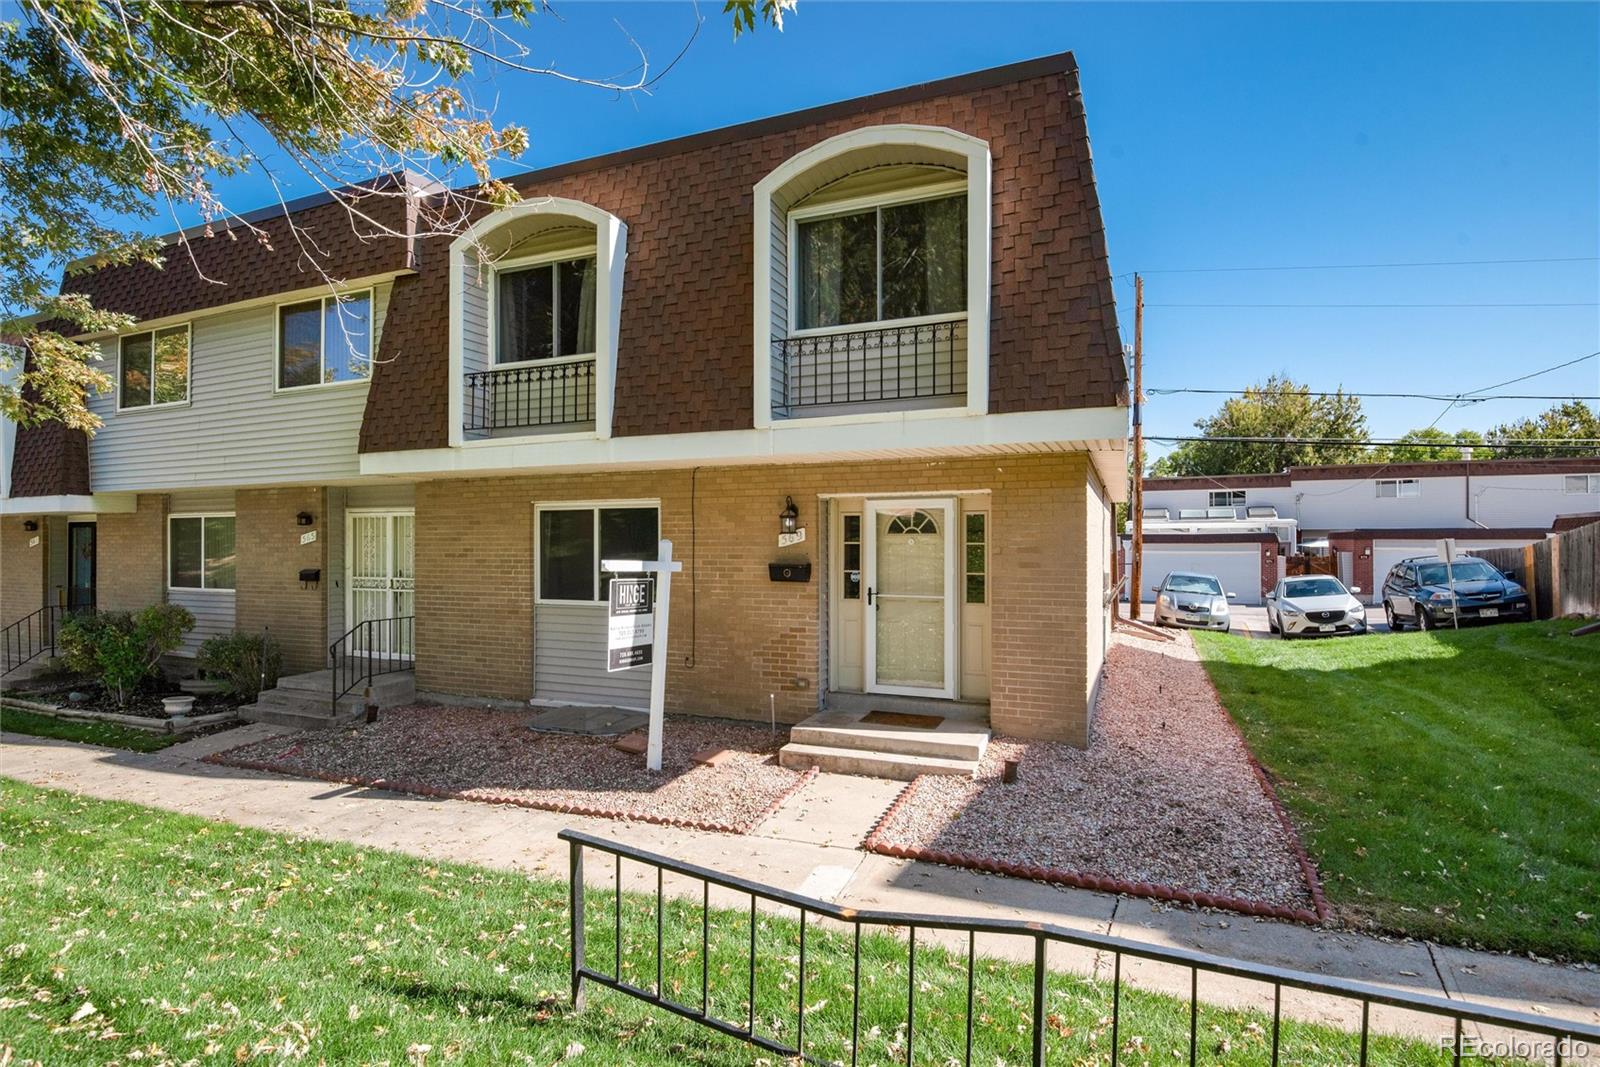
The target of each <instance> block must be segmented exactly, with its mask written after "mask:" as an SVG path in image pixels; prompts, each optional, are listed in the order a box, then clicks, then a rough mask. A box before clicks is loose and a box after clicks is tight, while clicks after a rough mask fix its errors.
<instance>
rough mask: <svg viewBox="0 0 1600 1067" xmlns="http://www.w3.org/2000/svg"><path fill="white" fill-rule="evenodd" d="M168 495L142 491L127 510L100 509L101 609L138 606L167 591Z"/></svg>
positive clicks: (98, 588)
mask: <svg viewBox="0 0 1600 1067" xmlns="http://www.w3.org/2000/svg"><path fill="white" fill-rule="evenodd" d="M166 526H167V498H166V497H164V496H159V495H153V494H142V495H141V496H140V497H139V500H138V507H137V510H135V511H134V512H133V513H131V514H127V515H101V516H99V518H98V519H97V520H96V527H97V528H96V531H95V585H96V590H95V598H96V603H97V604H98V606H99V608H100V610H101V611H138V610H140V609H141V608H147V607H149V606H150V605H151V604H159V603H161V602H162V601H163V600H165V599H166V596H167V562H166V553H167V529H166Z"/></svg>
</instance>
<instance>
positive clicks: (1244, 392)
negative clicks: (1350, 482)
mask: <svg viewBox="0 0 1600 1067" xmlns="http://www.w3.org/2000/svg"><path fill="white" fill-rule="evenodd" d="M1259 391H1260V390H1259V389H1187V388H1185V389H1177V388H1174V389H1146V390H1145V392H1146V393H1149V394H1152V395H1156V396H1169V395H1171V394H1174V393H1198V394H1202V395H1206V396H1248V395H1250V394H1251V393H1256V392H1259ZM1291 395H1293V396H1315V397H1329V396H1349V397H1358V398H1360V399H1362V400H1456V401H1461V402H1464V403H1472V404H1476V403H1478V402H1479V401H1480V400H1600V396H1569V395H1567V394H1566V393H1561V394H1550V395H1537V394H1529V393H1496V394H1495V395H1494V396H1475V395H1472V394H1459V395H1458V394H1455V393H1352V392H1348V391H1345V390H1340V391H1337V392H1332V393H1329V392H1323V391H1319V390H1315V389H1296V390H1294V392H1293V393H1292V394H1291Z"/></svg>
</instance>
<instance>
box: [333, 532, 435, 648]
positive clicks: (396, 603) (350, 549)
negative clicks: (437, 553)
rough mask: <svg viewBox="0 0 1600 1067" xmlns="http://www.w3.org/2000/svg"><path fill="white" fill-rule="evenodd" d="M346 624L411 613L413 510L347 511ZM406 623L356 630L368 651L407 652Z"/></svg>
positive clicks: (413, 592) (374, 621) (414, 572)
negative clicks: (364, 630)
mask: <svg viewBox="0 0 1600 1067" xmlns="http://www.w3.org/2000/svg"><path fill="white" fill-rule="evenodd" d="M346 522H347V526H346V541H345V546H346V547H345V560H346V564H345V571H346V574H345V625H346V627H347V628H352V629H353V628H354V627H356V626H358V625H360V624H361V623H366V622H371V623H377V622H378V621H379V620H380V619H401V618H408V617H410V616H412V615H413V614H415V611H416V607H415V596H416V592H415V590H416V571H415V569H414V567H413V560H414V557H415V547H416V526H417V520H416V515H415V514H414V513H413V512H410V511H357V510H352V511H349V512H346ZM409 634H410V627H409V624H401V623H388V624H386V625H382V626H376V625H375V626H372V627H369V628H368V631H367V632H364V633H363V634H361V635H358V636H357V639H356V640H357V642H358V643H359V644H360V646H361V647H364V648H366V649H367V650H369V651H372V652H395V653H404V654H409V653H410V649H409V648H407V647H405V646H406V645H408V644H409V641H408V640H407V638H408V637H409Z"/></svg>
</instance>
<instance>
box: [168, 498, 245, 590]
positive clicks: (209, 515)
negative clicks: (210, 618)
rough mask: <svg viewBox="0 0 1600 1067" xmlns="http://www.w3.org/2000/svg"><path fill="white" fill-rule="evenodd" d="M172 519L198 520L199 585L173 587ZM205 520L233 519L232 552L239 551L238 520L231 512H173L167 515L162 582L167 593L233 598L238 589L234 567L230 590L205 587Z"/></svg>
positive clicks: (211, 586) (237, 573)
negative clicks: (232, 584) (205, 594)
mask: <svg viewBox="0 0 1600 1067" xmlns="http://www.w3.org/2000/svg"><path fill="white" fill-rule="evenodd" d="M174 519H199V520H201V521H200V582H201V584H200V585H173V584H172V521H173V520H174ZM206 519H233V520H234V523H233V537H234V541H233V545H234V551H235V552H236V553H237V552H238V550H239V519H238V516H237V515H236V514H235V513H234V512H231V511H174V512H172V513H170V514H169V515H167V550H166V553H165V556H164V558H163V559H162V561H161V562H162V566H163V567H165V568H166V574H165V575H164V576H163V579H162V582H163V584H164V585H165V586H166V587H167V592H169V593H216V594H217V595H219V596H222V595H227V596H233V595H234V593H235V592H236V591H237V590H238V588H239V570H238V566H237V564H235V566H234V572H233V581H234V587H233V588H232V589H223V588H219V587H217V586H213V585H206V584H205V580H206V524H205V520H206Z"/></svg>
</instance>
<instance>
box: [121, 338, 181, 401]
mask: <svg viewBox="0 0 1600 1067" xmlns="http://www.w3.org/2000/svg"><path fill="white" fill-rule="evenodd" d="M179 326H181V327H183V332H184V335H185V337H186V338H187V341H188V346H189V361H188V370H187V373H185V375H184V381H183V399H182V400H168V401H165V402H164V403H160V404H157V403H156V402H155V399H156V334H158V333H167V332H168V331H170V330H175V329H177V328H178V327H179ZM146 334H149V335H150V403H148V404H135V405H133V406H132V407H125V406H124V405H123V403H122V342H123V341H126V340H128V339H129V338H133V337H143V336H145V335H146ZM193 396H194V324H193V323H192V322H177V323H169V324H168V325H166V326H155V327H152V328H151V329H148V330H135V331H134V332H133V333H124V334H118V335H117V414H118V415H132V414H136V413H138V412H142V411H165V410H167V409H169V408H182V407H188V406H189V404H190V402H191V399H192V398H193Z"/></svg>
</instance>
